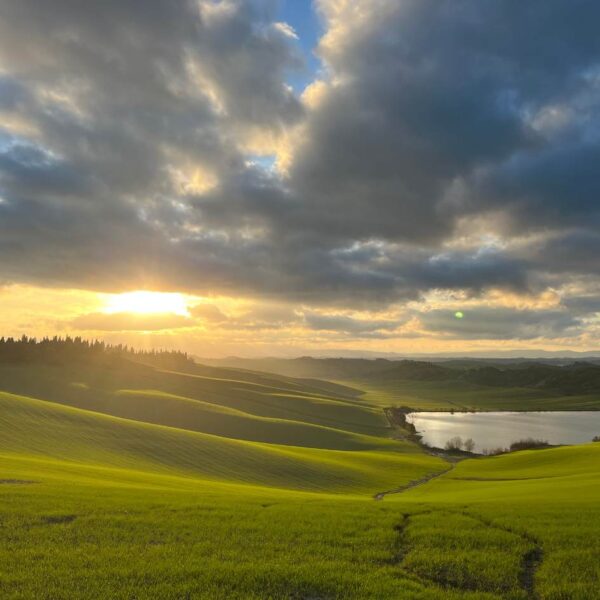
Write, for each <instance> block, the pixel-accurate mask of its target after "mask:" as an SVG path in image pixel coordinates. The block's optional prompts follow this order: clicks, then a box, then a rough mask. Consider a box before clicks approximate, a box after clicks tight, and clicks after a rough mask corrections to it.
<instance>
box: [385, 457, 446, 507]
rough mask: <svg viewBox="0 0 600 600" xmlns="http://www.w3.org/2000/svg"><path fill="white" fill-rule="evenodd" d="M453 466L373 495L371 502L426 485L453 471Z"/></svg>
mask: <svg viewBox="0 0 600 600" xmlns="http://www.w3.org/2000/svg"><path fill="white" fill-rule="evenodd" d="M454 466H455V463H451V464H450V466H449V467H448V468H447V469H445V470H444V471H440V472H439V473H431V474H430V475H426V476H425V477H422V478H421V479H416V480H415V481H411V482H410V483H407V484H406V485H402V486H400V487H397V488H395V489H393V490H387V491H386V492H378V493H377V494H375V495H374V496H373V500H383V499H384V498H385V497H386V496H387V495H388V494H401V493H402V492H406V490H410V489H412V488H415V487H418V486H419V485H424V484H426V483H428V482H429V481H431V480H432V479H436V478H437V477H441V476H442V475H445V474H446V473H449V472H450V471H452V469H454Z"/></svg>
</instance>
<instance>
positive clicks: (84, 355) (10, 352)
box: [0, 335, 194, 368]
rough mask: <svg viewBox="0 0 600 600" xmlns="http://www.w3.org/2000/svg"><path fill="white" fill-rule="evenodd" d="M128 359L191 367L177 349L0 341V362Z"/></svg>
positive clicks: (80, 341) (61, 340)
mask: <svg viewBox="0 0 600 600" xmlns="http://www.w3.org/2000/svg"><path fill="white" fill-rule="evenodd" d="M115 359H116V360H118V359H129V360H135V361H136V362H143V363H147V364H152V365H155V366H163V367H167V368H174V367H177V366H186V365H190V364H193V362H194V361H193V360H192V358H191V357H190V356H188V354H187V353H186V352H180V351H177V350H140V349H136V348H134V347H131V346H128V345H126V344H107V343H106V342H103V341H101V340H86V339H84V338H82V337H70V336H65V337H60V336H54V337H52V338H50V337H44V338H41V339H37V338H35V337H28V336H26V335H23V336H22V337H20V338H17V339H15V338H12V337H4V336H3V337H1V338H0V362H4V363H7V362H11V363H35V362H39V363H48V364H67V363H70V362H81V361H94V360H109V361H110V360H115Z"/></svg>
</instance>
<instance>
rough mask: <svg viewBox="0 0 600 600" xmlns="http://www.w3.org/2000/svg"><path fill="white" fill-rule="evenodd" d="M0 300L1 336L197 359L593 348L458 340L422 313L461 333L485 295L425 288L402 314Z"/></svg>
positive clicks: (197, 300) (53, 297) (181, 301)
mask: <svg viewBox="0 0 600 600" xmlns="http://www.w3.org/2000/svg"><path fill="white" fill-rule="evenodd" d="M459 296H460V295H459ZM503 300H504V301H506V302H505V304H506V305H509V306H510V305H512V304H513V303H515V301H516V299H515V297H514V295H510V296H508V297H507V298H504V299H503V298H502V297H500V296H499V295H498V294H497V293H494V294H492V295H490V297H489V298H488V300H487V309H488V310H492V311H494V310H495V308H494V307H496V308H497V309H498V311H500V312H501V311H502V310H506V307H504V308H503V306H502V305H503ZM522 301H523V302H531V301H532V300H530V299H529V300H528V299H527V298H524V299H522ZM540 301H541V300H540ZM0 306H1V307H2V311H1V312H0V328H1V330H2V332H3V335H5V336H13V337H19V336H21V335H23V334H26V335H35V336H38V337H42V336H53V335H72V336H83V337H86V338H90V339H103V340H106V341H107V342H110V343H125V344H130V345H133V346H135V347H139V348H146V349H150V348H178V349H181V350H185V351H187V352H190V353H192V354H195V355H197V356H200V357H221V356H228V355H236V356H274V355H283V356H300V355H305V354H314V355H327V354H329V355H334V356H337V355H341V354H344V353H348V352H352V353H354V354H356V355H360V354H361V353H366V354H371V353H379V354H385V353H401V354H420V353H444V352H447V353H452V352H464V351H474V352H486V353H490V354H494V353H496V352H502V351H508V350H512V349H520V348H522V349H530V348H535V349H540V350H561V349H564V350H593V349H594V347H595V346H594V339H595V338H594V331H593V330H590V332H589V335H585V336H576V337H571V338H567V337H564V338H556V339H553V340H551V341H550V340H546V339H543V338H541V337H540V338H538V339H523V340H515V339H466V340H465V339H460V338H456V337H454V338H453V337H449V336H447V335H444V334H443V333H441V332H439V331H438V332H436V331H430V330H428V329H427V324H428V323H430V324H432V325H433V326H435V325H436V323H437V321H436V320H435V319H434V320H433V321H432V320H431V319H430V317H429V315H431V313H432V312H433V313H436V314H441V315H442V316H443V314H444V311H446V312H447V313H448V316H449V318H451V319H452V321H453V322H454V323H456V325H455V327H464V328H465V332H467V333H468V331H469V328H470V327H471V324H472V321H473V318H475V317H474V314H475V313H476V312H477V311H478V310H481V309H482V308H484V307H486V301H485V300H479V301H474V300H472V299H471V300H467V299H465V298H462V297H453V296H452V295H450V296H447V295H438V296H435V295H431V296H430V297H429V298H428V299H427V300H426V301H424V302H422V303H420V304H419V303H411V307H410V308H409V309H408V313H407V312H406V310H407V309H405V308H404V307H401V306H398V307H396V308H393V307H392V308H388V309H386V310H383V311H380V312H369V311H360V312H356V311H355V312H348V311H344V312H340V311H336V310H333V309H331V308H327V307H322V308H320V309H318V310H313V309H312V308H308V307H302V306H296V305H289V304H284V303H268V302H265V301H261V300H253V299H248V298H233V297H229V296H215V297H201V296H194V295H189V294H183V293H166V292H155V291H148V290H136V291H131V292H124V293H119V294H108V293H101V292H93V291H85V290H71V289H56V288H38V287H33V286H24V285H9V286H5V287H3V288H0ZM457 312H461V313H462V314H463V318H462V319H457V317H456V313H457ZM492 317H493V313H492ZM486 318H487V315H486ZM428 319H430V320H428ZM444 324H445V321H444ZM352 328H354V330H352ZM364 331H367V335H365V334H364ZM459 331H460V330H459Z"/></svg>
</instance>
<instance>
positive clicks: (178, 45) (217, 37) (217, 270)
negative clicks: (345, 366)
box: [0, 0, 600, 357]
mask: <svg viewBox="0 0 600 600" xmlns="http://www.w3.org/2000/svg"><path fill="white" fill-rule="evenodd" d="M598 22H600V3H598V2H594V1H593V0H546V1H544V2H522V1H521V0H491V1H489V2H481V0H361V1H360V2H356V1H354V0H314V2H309V1H308V0H306V1H305V0H285V1H284V0H282V1H279V2H278V1H277V0H179V1H177V2H173V1H172V0H143V1H142V0H105V1H103V2H95V3H88V2H78V1H75V0H48V1H47V2H39V1H38V0H3V1H2V3H1V5H0V307H1V310H0V335H5V336H8V335H10V336H20V335H23V334H27V335H34V336H38V337H40V336H45V335H80V336H83V337H87V338H102V339H105V340H107V341H111V342H125V343H129V344H132V345H134V346H138V347H145V348H148V347H170V348H180V349H183V350H186V351H188V352H191V353H194V354H197V355H198V356H205V357H211V356H214V357H218V356H224V355H238V356H264V355H270V356H272V355H281V356H297V355H304V354H311V353H312V354H320V355H324V354H329V355H337V354H341V353H346V354H347V353H353V354H354V355H361V353H362V354H369V355H372V354H373V353H375V354H377V353H381V354H387V353H393V352H396V353H400V354H402V353H404V354H410V353H427V352H431V353H438V354H439V353H444V352H448V353H450V352H469V351H473V352H478V353H481V352H484V353H486V352H487V353H489V354H490V355H493V354H494V353H495V352H500V351H502V352H503V351H508V350H516V351H518V350H520V349H539V350H555V351H561V350H564V351H567V350H575V351H590V350H596V349H598V350H600V260H599V259H598V257H599V256H600V174H599V170H598V165H599V164H600V36H598V35H597V23H598Z"/></svg>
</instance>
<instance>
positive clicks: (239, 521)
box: [0, 366, 600, 600]
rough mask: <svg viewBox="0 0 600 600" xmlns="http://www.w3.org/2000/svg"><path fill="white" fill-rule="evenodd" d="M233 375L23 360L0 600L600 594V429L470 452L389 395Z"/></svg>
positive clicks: (12, 433)
mask: <svg viewBox="0 0 600 600" xmlns="http://www.w3.org/2000/svg"><path fill="white" fill-rule="evenodd" d="M222 375H225V373H223V372H215V371H212V372H211V373H207V372H205V373H203V374H201V375H200V374H198V373H196V374H189V373H184V374H181V373H167V372H161V371H156V370H154V369H146V368H139V369H137V368H132V369H131V370H129V369H125V368H124V369H117V370H116V371H115V370H113V371H111V372H106V371H102V370H98V369H94V368H89V369H81V368H80V369H76V370H70V369H66V368H64V367H43V368H42V367H34V368H33V369H32V367H26V366H21V367H19V368H13V369H8V368H4V370H3V372H2V378H1V379H0V382H1V387H4V388H5V389H9V390H10V391H6V392H2V393H0V597H2V598H14V599H17V598H19V599H21V598H52V599H63V598H64V599H72V598H102V599H108V598H111V599H112V598H123V599H126V598H127V599H130V598H136V599H142V598H144V599H145V598H148V599H150V598H167V599H179V598H202V599H220V598H223V599H226V598H237V599H247V598H255V599H268V598H272V599H290V600H292V599H294V600H299V599H307V600H308V599H309V598H311V599H317V598H319V599H338V598H339V599H346V598H348V599H357V600H358V599H370V598H372V599H382V598H398V599H413V598H414V599H425V600H427V599H431V600H442V599H449V600H460V599H466V600H494V599H498V600H499V599H504V598H508V599H515V600H518V599H523V600H529V599H534V598H539V599H552V600H566V599H574V600H588V599H590V598H591V599H593V598H598V597H600V594H599V591H598V590H600V560H599V559H598V556H599V554H600V552H599V551H600V547H599V546H600V545H599V542H598V540H599V539H600V535H599V534H600V503H599V502H598V500H600V444H589V445H586V446H579V447H564V448H556V449H550V450H540V451H525V452H520V453H515V454H511V455H505V456H500V457H494V458H485V459H484V458H481V459H471V460H465V461H463V462H460V463H458V464H457V465H455V466H454V465H451V464H449V463H447V462H445V461H444V460H442V459H441V458H438V457H433V456H429V455H427V454H424V453H423V452H422V450H421V449H420V448H419V447H418V446H416V445H414V444H412V443H409V442H401V441H398V440H395V439H392V438H391V433H392V432H391V431H390V429H389V428H388V427H387V426H386V424H385V420H384V419H383V417H382V412H381V409H380V408H379V407H377V405H376V402H375V401H374V400H372V399H371V398H369V395H367V396H366V398H365V397H362V398H360V399H357V398H356V397H355V396H353V395H352V393H348V394H346V391H345V390H344V388H341V387H335V386H327V385H323V386H321V385H320V384H319V382H303V381H300V380H290V379H287V380H286V379H285V378H281V379H278V378H271V377H269V376H266V375H262V376H260V378H258V375H256V374H251V373H250V374H249V373H242V372H240V373H239V374H237V373H235V372H232V371H229V372H228V373H227V375H228V376H227V377H225V376H222ZM17 391H18V392H19V393H16V392H17ZM25 392H27V394H25ZM44 393H45V394H46V395H44ZM59 399H60V400H61V402H59V401H58V400H59ZM259 400H260V401H259ZM380 401H381V403H382V405H383V400H380ZM398 404H400V403H398ZM451 467H453V468H451ZM432 476H433V478H431V479H430V480H429V481H428V482H427V483H423V484H422V485H416V486H412V487H411V484H412V483H414V482H417V481H425V480H426V479H429V478H430V477H432ZM398 488H406V489H404V491H402V492H400V493H393V494H388V495H386V496H385V497H384V499H383V500H382V501H376V500H374V499H373V496H374V495H375V494H376V493H378V492H381V491H384V490H392V489H398Z"/></svg>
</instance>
